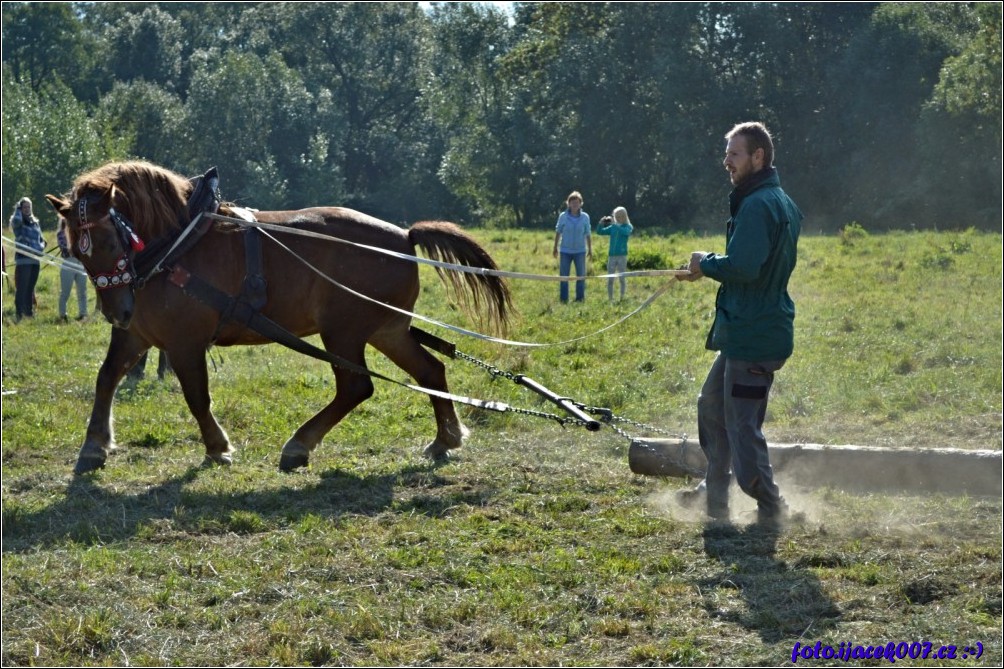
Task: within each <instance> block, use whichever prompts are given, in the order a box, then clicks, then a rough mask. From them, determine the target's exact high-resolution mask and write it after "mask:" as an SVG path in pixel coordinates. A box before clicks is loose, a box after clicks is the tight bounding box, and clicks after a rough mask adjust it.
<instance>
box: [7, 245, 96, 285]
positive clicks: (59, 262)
mask: <svg viewBox="0 0 1004 669" xmlns="http://www.w3.org/2000/svg"><path fill="white" fill-rule="evenodd" d="M2 239H3V243H4V245H6V246H8V247H10V248H12V249H14V250H15V251H16V252H17V253H20V254H22V255H26V256H30V257H32V258H34V259H36V260H38V261H40V262H44V263H45V264H47V265H52V266H54V267H59V268H63V267H65V268H66V269H69V270H71V271H73V272H75V273H76V274H83V275H84V276H86V275H87V271H86V270H85V269H84V268H83V266H76V267H75V266H74V265H72V264H68V263H66V262H64V260H63V258H57V257H53V256H51V255H49V254H48V253H39V252H38V251H36V250H35V249H33V248H31V247H29V246H25V245H24V244H18V243H17V242H16V241H14V240H13V239H11V238H9V237H7V236H5V235H4V236H2ZM9 262H10V264H12V265H13V264H15V260H14V259H13V258H11V259H9Z"/></svg>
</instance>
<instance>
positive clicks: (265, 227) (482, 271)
mask: <svg viewBox="0 0 1004 669" xmlns="http://www.w3.org/2000/svg"><path fill="white" fill-rule="evenodd" d="M204 215H205V216H206V217H207V218H212V219H216V220H221V221H227V222H229V223H235V224H237V225H240V226H242V227H253V228H258V229H260V230H261V231H262V234H264V235H265V236H266V237H268V238H269V239H271V240H272V241H273V242H275V243H276V244H277V245H278V246H279V247H280V248H282V249H283V250H285V251H286V252H287V253H289V254H290V255H292V256H293V257H294V258H296V259H297V260H299V261H300V262H301V263H303V264H304V265H306V266H307V267H309V268H310V270H311V271H313V272H314V273H315V274H317V275H318V276H320V277H321V278H323V279H324V280H325V281H328V282H329V283H331V284H332V285H334V286H336V287H338V288H340V289H341V290H344V291H345V292H347V293H349V294H351V295H353V296H355V297H358V298H359V299H361V300H365V301H366V302H370V303H372V304H376V305H379V306H381V307H384V308H386V309H389V310H391V311H395V312H397V313H399V314H402V315H404V316H408V317H410V318H414V319H416V320H420V321H422V322H424V323H429V324H430V325H435V326H437V327H441V328H444V329H446V330H449V331H451V332H456V333H458V334H461V335H465V336H468V337H473V338H475V339H480V340H482V341H489V342H492V343H496V344H503V345H505V346H515V347H522V348H546V347H549V346H566V345H568V344H573V343H575V342H579V341H582V340H585V339H589V338H590V337H594V336H596V335H599V334H602V333H604V332H606V331H608V330H611V329H613V328H615V327H617V326H618V325H620V324H621V323H623V322H624V321H626V320H628V319H629V318H631V317H633V316H635V315H636V314H638V313H639V312H641V311H643V310H644V309H647V308H648V307H649V305H651V304H652V303H653V302H655V301H656V300H657V299H658V298H659V297H661V296H662V295H663V294H664V293H665V292H666V291H667V290H669V288H670V287H671V286H672V282H669V283H666V284H665V285H664V286H662V287H661V288H659V289H658V290H657V291H656V292H654V293H653V294H652V295H650V296H649V297H648V298H647V299H646V300H645V301H644V302H642V303H641V305H639V306H638V307H637V308H636V309H634V310H633V311H631V312H630V313H628V314H627V315H625V316H623V317H622V318H620V319H618V320H617V321H614V322H613V323H611V324H610V325H607V326H605V327H602V328H600V329H599V330H596V331H595V332H592V333H590V334H586V335H583V336H581V337H575V338H572V339H566V340H563V341H559V342H550V343H537V342H524V341H515V340H511V339H502V338H498V337H492V336H490V335H486V334H483V333H480V332H474V331H473V330H467V329H465V328H462V327H459V326H456V325H450V324H449V323H443V322H442V321H437V320H435V319H433V318H429V317H428V316H423V315H421V314H417V313H413V312H411V311H408V310H406V309H401V308H399V307H395V306H394V305H392V304H387V303H386V302H381V301H379V300H376V299H373V298H371V297H369V296H368V295H364V294H362V293H359V292H357V291H355V290H353V289H351V288H349V287H348V286H345V285H343V284H341V283H339V282H338V281H336V280H334V279H333V278H331V277H329V276H327V275H326V274H325V273H324V272H322V271H321V270H320V269H318V268H317V267H315V266H314V265H312V264H310V262H308V261H307V260H306V259H305V258H303V257H301V256H300V255H299V254H297V253H296V252H295V251H293V250H292V249H291V248H289V247H288V246H286V245H285V244H283V243H282V242H280V241H279V240H278V239H276V238H275V237H274V236H273V235H271V234H269V231H274V232H280V233H286V234H292V235H299V236H302V237H311V238H314V239H322V240H325V241H329V242H337V243H340V244H346V245H348V246H353V247H356V248H360V249H365V250H367V251H371V252H373V253H378V254H382V255H387V256H390V257H392V258H397V259H399V260H404V261H407V262H413V263H416V264H422V265H430V266H433V267H436V268H437V269H445V270H450V271H456V272H466V273H469V274H479V275H483V276H498V277H503V278H510V279H524V280H531V281H564V282H571V281H581V280H583V279H612V278H619V277H659V276H670V277H676V276H680V275H686V274H687V273H688V272H687V270H642V271H635V272H620V273H615V274H594V275H591V276H585V277H573V276H568V277H563V276H555V275H550V274H530V273H525V272H507V271H503V270H491V269H487V268H484V267H469V266H467V265H456V264H453V263H446V262H442V261H438V260H430V259H428V258H421V257H418V256H414V255H409V254H406V253H398V252H397V251H391V250H389V249H383V248H380V247H378V246H371V245H369V244H360V243H357V242H351V241H348V240H346V239H341V238H339V237H334V236H331V235H325V234H321V233H318V232H311V231H309V230H299V229H296V228H290V227H287V226H282V225H271V224H268V223H261V222H259V221H249V220H245V219H242V218H233V217H230V216H222V215H220V214H209V213H206V214H204ZM201 216H203V214H200V215H199V217H201ZM199 217H196V221H198V218H199ZM194 223H195V221H193V224H194ZM192 227H194V226H193V225H189V227H188V228H187V229H186V232H185V235H182V237H184V236H186V235H187V232H189V231H190V230H191V229H192ZM3 242H4V243H5V244H7V245H8V246H10V247H12V248H16V249H17V251H19V252H21V253H24V254H26V255H30V256H32V257H34V258H37V259H38V260H40V261H42V262H45V263H47V264H50V265H54V266H58V267H64V266H66V267H67V268H68V269H71V270H72V271H74V272H76V273H79V274H84V275H86V274H87V272H86V271H85V270H83V268H79V269H78V268H76V267H73V266H72V265H68V266H67V265H66V264H65V263H64V262H63V260H62V259H61V258H53V257H52V256H49V255H48V254H45V253H38V252H36V251H35V250H33V249H30V248H27V247H24V246H23V245H21V244H17V243H16V242H15V241H14V240H11V239H9V238H8V237H6V236H4V237H3ZM178 243H180V240H179V241H178V242H176V243H175V247H176V246H177V244H178ZM175 247H172V250H173V248H175ZM158 269H159V265H158Z"/></svg>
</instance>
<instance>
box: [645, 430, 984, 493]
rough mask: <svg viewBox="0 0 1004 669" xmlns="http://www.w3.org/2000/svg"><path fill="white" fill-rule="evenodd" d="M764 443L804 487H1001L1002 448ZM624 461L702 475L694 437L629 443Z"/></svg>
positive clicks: (656, 471) (663, 472)
mask: <svg viewBox="0 0 1004 669" xmlns="http://www.w3.org/2000/svg"><path fill="white" fill-rule="evenodd" d="M769 449H770V459H771V466H772V467H773V468H774V472H775V474H776V475H777V476H778V478H779V479H782V480H783V481H785V482H788V483H794V484H796V485H800V486H803V487H813V488H819V487H832V488H838V489H845V490H855V491H874V492H882V491H890V492H894V491H895V492H941V493H948V494H970V495H990V496H996V497H1000V496H1001V491H1002V486H1001V482H1002V458H1001V451H990V450H965V449H959V448H919V449H918V448H882V447H874V446H826V445H821V444H775V445H771V446H770V447H769ZM628 464H629V465H630V467H631V471H633V472H634V473H636V474H643V475H645V476H695V477H701V476H703V475H704V470H705V468H706V467H707V460H706V459H705V457H704V453H703V452H702V451H701V448H700V446H699V445H698V444H697V442H696V440H686V439H644V440H635V441H633V442H632V443H631V447H630V449H629V451H628Z"/></svg>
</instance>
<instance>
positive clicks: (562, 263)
mask: <svg viewBox="0 0 1004 669" xmlns="http://www.w3.org/2000/svg"><path fill="white" fill-rule="evenodd" d="M558 258H559V260H558V274H560V275H561V276H569V270H570V269H571V267H572V263H575V276H585V275H586V253H585V251H583V252H582V253H565V252H564V251H562V252H561V253H559V254H558ZM558 297H559V298H561V301H562V302H568V282H567V281H562V282H561V286H560V287H559V288H558ZM584 299H586V282H585V281H583V280H581V279H580V280H578V281H576V282H575V301H576V302H581V301H583V300H584Z"/></svg>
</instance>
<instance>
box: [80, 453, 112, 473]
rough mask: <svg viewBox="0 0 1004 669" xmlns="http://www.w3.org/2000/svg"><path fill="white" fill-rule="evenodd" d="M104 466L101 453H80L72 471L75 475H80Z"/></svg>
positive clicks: (103, 458)
mask: <svg viewBox="0 0 1004 669" xmlns="http://www.w3.org/2000/svg"><path fill="white" fill-rule="evenodd" d="M104 466H105V457H104V456H103V455H98V454H96V453H95V454H88V455H81V456H80V457H78V458H77V465H76V466H75V467H74V468H73V473H74V475H76V476H81V475H83V474H89V473H90V472H93V471H96V470H98V469H104Z"/></svg>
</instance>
